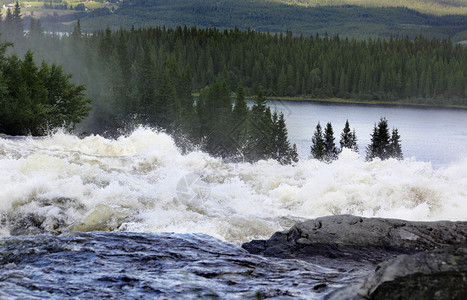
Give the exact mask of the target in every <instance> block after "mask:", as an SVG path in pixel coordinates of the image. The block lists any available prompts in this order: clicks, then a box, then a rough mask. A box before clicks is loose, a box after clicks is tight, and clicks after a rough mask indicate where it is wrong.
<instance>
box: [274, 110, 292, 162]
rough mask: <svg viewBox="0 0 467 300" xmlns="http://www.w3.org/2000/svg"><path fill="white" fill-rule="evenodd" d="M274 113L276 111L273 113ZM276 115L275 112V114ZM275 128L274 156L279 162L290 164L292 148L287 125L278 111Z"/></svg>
mask: <svg viewBox="0 0 467 300" xmlns="http://www.w3.org/2000/svg"><path fill="white" fill-rule="evenodd" d="M274 114H276V112H275V113H274ZM276 115H277V114H276ZM274 126H275V127H276V130H275V134H276V137H275V147H274V148H275V151H276V153H275V157H274V159H276V160H277V161H279V162H280V163H281V164H290V163H291V162H292V160H293V158H294V157H293V156H294V155H293V154H292V152H293V149H292V147H291V146H290V142H289V139H288V133H287V127H286V125H285V119H284V114H283V113H280V115H279V118H278V119H277V122H276V123H275V124H274Z"/></svg>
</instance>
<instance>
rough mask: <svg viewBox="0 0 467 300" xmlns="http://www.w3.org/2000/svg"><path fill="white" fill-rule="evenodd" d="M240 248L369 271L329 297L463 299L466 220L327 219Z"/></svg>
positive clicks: (465, 296)
mask: <svg viewBox="0 0 467 300" xmlns="http://www.w3.org/2000/svg"><path fill="white" fill-rule="evenodd" d="M242 247H243V248H244V249H246V250H247V251H249V252H250V253H253V254H259V255H264V256H269V257H278V258H293V259H301V260H305V261H308V262H312V263H317V264H320V265H323V266H331V267H338V268H341V269H342V271H343V272H349V270H355V269H360V270H362V271H363V272H364V271H365V270H367V271H369V272H368V273H370V274H369V276H367V277H366V278H364V279H362V280H361V281H360V282H357V283H355V284H353V285H351V286H348V287H345V288H343V289H339V290H337V291H335V292H333V293H331V294H330V295H328V298H329V299H467V222H449V221H437V222H411V221H404V220H396V219H383V218H363V217H357V216H352V215H340V216H328V217H322V218H317V219H314V220H309V221H305V222H301V223H297V224H295V225H294V226H293V227H292V228H290V229H289V230H286V231H282V232H276V233H275V234H274V235H273V236H272V237H271V238H270V239H269V240H254V241H251V242H249V243H245V244H243V245H242Z"/></svg>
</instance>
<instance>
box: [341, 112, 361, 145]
mask: <svg viewBox="0 0 467 300" xmlns="http://www.w3.org/2000/svg"><path fill="white" fill-rule="evenodd" d="M339 144H340V146H341V150H342V149H344V148H348V149H350V150H352V151H354V152H358V145H357V135H356V133H355V129H354V130H353V131H350V125H349V120H346V121H345V126H344V129H343V130H342V133H341V139H340V141H339Z"/></svg>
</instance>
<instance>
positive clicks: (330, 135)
mask: <svg viewBox="0 0 467 300" xmlns="http://www.w3.org/2000/svg"><path fill="white" fill-rule="evenodd" d="M323 148H324V160H325V161H326V162H332V161H333V160H336V159H337V155H338V153H339V151H338V150H337V148H336V144H335V143H334V131H333V129H332V124H331V123H327V124H326V128H325V130H324V145H323Z"/></svg>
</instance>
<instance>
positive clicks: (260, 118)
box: [247, 90, 274, 161]
mask: <svg viewBox="0 0 467 300" xmlns="http://www.w3.org/2000/svg"><path fill="white" fill-rule="evenodd" d="M271 118H272V116H271V110H270V109H269V108H268V107H267V106H266V98H265V97H264V92H263V91H262V90H260V91H259V92H258V95H257V96H256V98H255V104H254V105H253V107H252V109H251V116H250V120H249V134H248V146H247V157H248V159H249V160H253V161H254V160H259V159H269V158H271V157H273V154H272V153H273V150H272V149H274V148H273V147H274V145H273V139H274V137H273V132H272V130H273V124H272V119H271Z"/></svg>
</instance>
